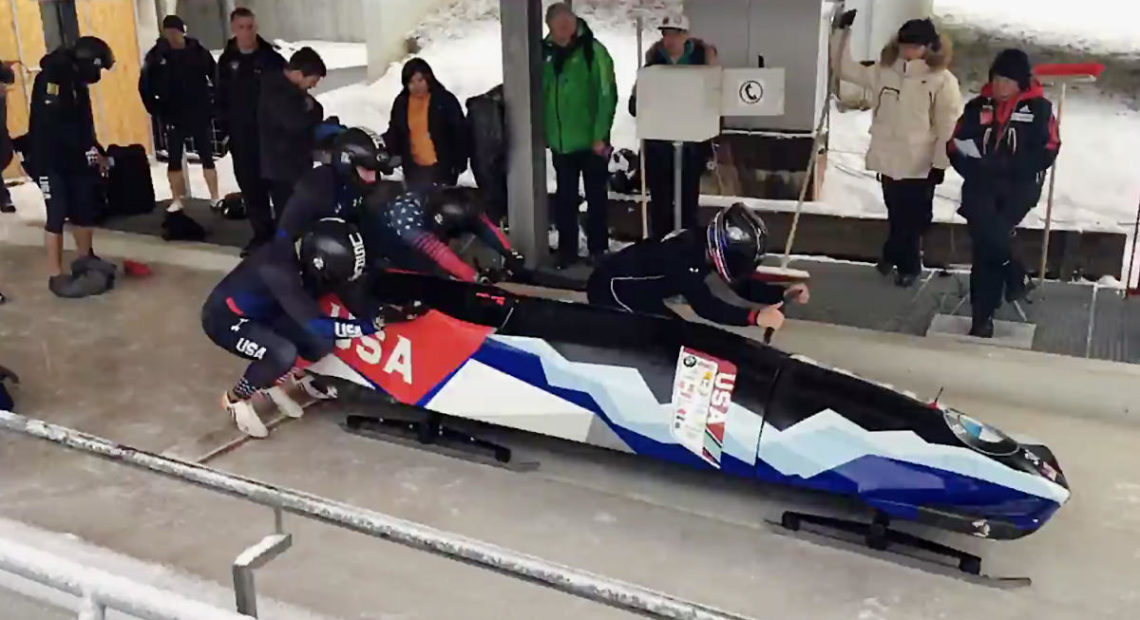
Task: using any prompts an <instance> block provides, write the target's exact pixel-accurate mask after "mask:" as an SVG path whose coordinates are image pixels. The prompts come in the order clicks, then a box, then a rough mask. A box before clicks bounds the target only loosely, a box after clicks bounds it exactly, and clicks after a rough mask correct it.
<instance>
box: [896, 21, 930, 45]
mask: <svg viewBox="0 0 1140 620" xmlns="http://www.w3.org/2000/svg"><path fill="white" fill-rule="evenodd" d="M898 38H899V43H909V44H912V45H928V46H930V47H938V43H939V38H938V30H937V29H936V28H935V27H934V22H932V21H930V20H929V19H912V20H910V21H908V22H907V23H905V24H903V25H902V27H901V28H899V37H898Z"/></svg>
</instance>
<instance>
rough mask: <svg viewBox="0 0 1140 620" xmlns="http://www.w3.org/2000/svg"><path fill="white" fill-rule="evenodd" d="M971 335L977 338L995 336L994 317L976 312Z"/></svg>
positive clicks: (971, 326)
mask: <svg viewBox="0 0 1140 620" xmlns="http://www.w3.org/2000/svg"><path fill="white" fill-rule="evenodd" d="M970 335H971V336H973V337H975V338H993V337H994V317H993V316H990V315H981V314H975V315H974V321H973V323H972V324H971V325H970Z"/></svg>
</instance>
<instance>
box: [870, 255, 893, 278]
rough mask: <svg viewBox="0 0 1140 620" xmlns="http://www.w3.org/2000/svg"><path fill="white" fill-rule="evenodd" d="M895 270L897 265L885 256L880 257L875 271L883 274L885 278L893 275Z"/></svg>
mask: <svg viewBox="0 0 1140 620" xmlns="http://www.w3.org/2000/svg"><path fill="white" fill-rule="evenodd" d="M894 270H895V266H894V265H892V264H891V263H890V261H888V260H887V259H885V258H880V259H879V262H877V263H875V271H878V272H879V275H881V276H883V277H884V278H885V277H887V276H889V275H891V272H892V271H894Z"/></svg>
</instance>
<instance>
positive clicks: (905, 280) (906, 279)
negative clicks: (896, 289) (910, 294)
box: [895, 272, 919, 288]
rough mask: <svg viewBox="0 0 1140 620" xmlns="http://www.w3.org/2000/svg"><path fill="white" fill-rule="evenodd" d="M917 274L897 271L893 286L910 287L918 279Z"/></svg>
mask: <svg viewBox="0 0 1140 620" xmlns="http://www.w3.org/2000/svg"><path fill="white" fill-rule="evenodd" d="M918 276H919V274H917V273H901V272H900V273H899V274H897V275H896V276H895V286H900V287H902V288H910V287H912V286H914V283H915V282H917V281H918Z"/></svg>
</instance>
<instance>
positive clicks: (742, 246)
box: [707, 202, 768, 284]
mask: <svg viewBox="0 0 1140 620" xmlns="http://www.w3.org/2000/svg"><path fill="white" fill-rule="evenodd" d="M707 235H708V253H709V257H710V258H711V259H712V262H713V266H715V267H716V271H717V273H718V274H720V277H721V278H722V279H723V280H724V281H725V282H728V283H730V284H731V283H733V282H735V281H736V280H738V279H740V278H743V277H745V276H747V275H748V274H749V273H751V272H753V271H755V269H756V267H757V265H759V264H760V259H762V258H764V253H765V252H767V251H768V227H767V226H765V225H764V221H763V220H761V219H760V218H759V217H758V216H757V215H756V214H754V213H752V212H751V211H749V210H748V207H745V206H744V205H743V204H742V203H739V202H738V203H736V204H734V205H732V206H731V207H729V208H727V209H725V210H723V211H721V212H720V213H717V214H716V215H715V216H713V220H712V221H711V222H709V226H708V230H707Z"/></svg>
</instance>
